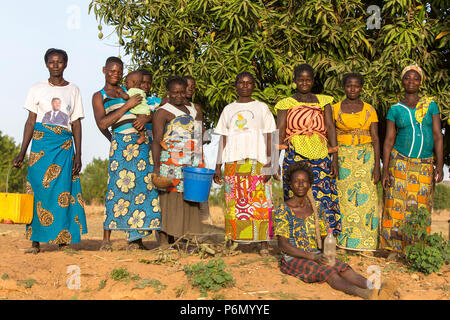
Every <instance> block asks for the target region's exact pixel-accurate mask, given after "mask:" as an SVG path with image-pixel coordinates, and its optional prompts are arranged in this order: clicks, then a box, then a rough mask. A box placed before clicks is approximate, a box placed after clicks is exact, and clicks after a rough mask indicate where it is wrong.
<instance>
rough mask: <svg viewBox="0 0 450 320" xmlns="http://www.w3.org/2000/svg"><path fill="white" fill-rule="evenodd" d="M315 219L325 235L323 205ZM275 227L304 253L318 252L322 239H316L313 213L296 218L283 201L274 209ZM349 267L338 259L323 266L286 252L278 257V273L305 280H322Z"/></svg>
mask: <svg viewBox="0 0 450 320" xmlns="http://www.w3.org/2000/svg"><path fill="white" fill-rule="evenodd" d="M313 205H316V204H313ZM321 207H322V206H321ZM318 218H319V219H318V221H319V230H320V235H321V236H325V235H326V234H327V232H326V226H327V224H328V223H327V221H325V220H324V216H323V209H322V208H320V210H319V213H318ZM274 227H275V235H276V236H279V237H284V238H286V239H288V240H289V243H290V244H291V245H292V246H294V247H297V248H299V249H302V250H304V251H306V252H317V253H319V252H320V251H319V249H318V241H322V240H321V239H317V235H316V234H317V232H316V222H315V218H314V215H310V216H308V217H307V218H305V219H302V218H298V217H296V216H295V214H294V212H293V211H292V209H291V208H290V207H289V206H288V205H287V204H286V203H284V204H282V205H280V206H279V207H278V209H277V211H276V212H275V220H274ZM348 268H350V266H349V265H348V264H346V263H344V262H341V261H339V260H336V263H335V265H334V266H323V265H320V264H318V263H317V262H315V261H313V260H309V259H301V258H296V257H291V256H289V255H287V254H285V253H282V255H281V259H280V270H281V272H283V273H286V274H289V275H291V276H294V277H297V278H299V279H301V280H302V281H304V282H307V283H313V282H324V281H326V280H327V279H328V278H329V277H330V276H331V275H332V274H334V273H340V272H343V271H345V270H347V269H348Z"/></svg>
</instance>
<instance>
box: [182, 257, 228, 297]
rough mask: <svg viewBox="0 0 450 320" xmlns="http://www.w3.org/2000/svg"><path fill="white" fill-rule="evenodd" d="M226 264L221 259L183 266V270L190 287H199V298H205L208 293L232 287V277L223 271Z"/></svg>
mask: <svg viewBox="0 0 450 320" xmlns="http://www.w3.org/2000/svg"><path fill="white" fill-rule="evenodd" d="M225 268H226V264H225V263H224V261H223V260H222V259H216V260H211V261H209V262H208V263H207V264H203V262H199V263H197V264H194V265H185V266H184V268H183V270H184V272H185V273H186V275H187V277H188V279H189V280H190V281H191V283H192V285H193V286H195V287H199V289H200V292H201V296H202V297H206V296H207V292H208V291H219V290H220V289H221V288H226V287H231V286H233V285H234V280H233V277H232V275H231V274H230V273H228V272H226V271H225Z"/></svg>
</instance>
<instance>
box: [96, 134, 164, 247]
mask: <svg viewBox="0 0 450 320" xmlns="http://www.w3.org/2000/svg"><path fill="white" fill-rule="evenodd" d="M138 137H139V136H138V135H137V134H120V133H114V134H113V136H112V139H111V148H110V153H109V174H108V190H107V194H106V200H105V221H104V224H103V228H104V229H105V230H117V231H124V232H125V236H126V239H127V240H128V241H134V240H138V239H142V238H144V237H146V236H149V235H150V234H151V232H152V230H160V229H161V209H160V206H159V197H158V190H157V189H156V187H155V186H154V185H153V182H152V177H151V174H152V172H153V159H152V154H151V151H150V141H149V140H148V139H146V141H145V142H144V143H142V144H140V145H139V144H137V143H136V140H137V138H138Z"/></svg>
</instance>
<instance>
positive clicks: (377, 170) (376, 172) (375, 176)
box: [372, 166, 381, 185]
mask: <svg viewBox="0 0 450 320" xmlns="http://www.w3.org/2000/svg"><path fill="white" fill-rule="evenodd" d="M380 176H381V173H380V167H377V166H375V167H374V168H373V171H372V181H373V184H374V185H376V184H377V183H378V182H379V181H380Z"/></svg>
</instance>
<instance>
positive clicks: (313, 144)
mask: <svg viewBox="0 0 450 320" xmlns="http://www.w3.org/2000/svg"><path fill="white" fill-rule="evenodd" d="M316 97H317V99H318V101H319V103H304V102H299V101H297V100H296V99H294V98H292V97H290V98H285V99H283V100H281V101H280V102H278V103H277V104H276V105H275V110H287V126H286V143H287V148H286V149H285V155H284V161H283V191H284V200H285V201H286V200H288V199H290V198H291V197H292V196H293V193H292V190H290V187H289V185H288V184H287V183H286V176H285V173H286V170H287V168H288V167H289V166H290V165H291V164H293V163H297V162H304V163H307V164H309V165H310V167H311V169H312V170H313V173H314V182H313V184H312V192H313V195H314V199H315V200H316V201H318V202H319V203H320V204H321V205H323V207H324V208H325V209H324V210H325V216H326V217H327V221H328V225H329V226H330V228H333V230H334V234H337V233H339V232H340V231H341V217H340V210H339V198H338V195H337V188H336V179H335V178H332V177H331V158H330V156H329V155H328V147H327V140H326V127H325V123H324V112H323V108H324V107H325V106H326V105H327V104H329V103H331V102H332V101H333V98H332V97H329V96H325V95H316Z"/></svg>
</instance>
